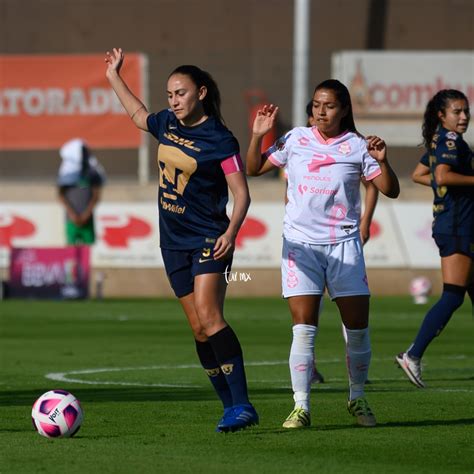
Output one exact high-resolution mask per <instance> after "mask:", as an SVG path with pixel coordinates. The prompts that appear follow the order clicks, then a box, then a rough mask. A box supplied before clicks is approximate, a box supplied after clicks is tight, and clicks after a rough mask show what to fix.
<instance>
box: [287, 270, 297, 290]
mask: <svg viewBox="0 0 474 474" xmlns="http://www.w3.org/2000/svg"><path fill="white" fill-rule="evenodd" d="M298 283H299V280H298V277H297V276H296V273H295V272H293V271H289V272H288V276H287V278H286V286H287V287H288V288H296V287H297V286H298Z"/></svg>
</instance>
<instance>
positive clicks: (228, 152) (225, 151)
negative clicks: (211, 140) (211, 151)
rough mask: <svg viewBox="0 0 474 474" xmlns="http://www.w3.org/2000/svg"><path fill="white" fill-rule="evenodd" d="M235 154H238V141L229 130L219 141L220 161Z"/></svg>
mask: <svg viewBox="0 0 474 474" xmlns="http://www.w3.org/2000/svg"><path fill="white" fill-rule="evenodd" d="M236 155H240V147H239V142H238V141H237V139H236V138H235V137H234V135H232V133H231V132H229V133H228V134H226V135H225V136H224V137H222V138H221V139H220V141H219V156H220V159H221V161H224V160H227V158H231V157H233V156H236Z"/></svg>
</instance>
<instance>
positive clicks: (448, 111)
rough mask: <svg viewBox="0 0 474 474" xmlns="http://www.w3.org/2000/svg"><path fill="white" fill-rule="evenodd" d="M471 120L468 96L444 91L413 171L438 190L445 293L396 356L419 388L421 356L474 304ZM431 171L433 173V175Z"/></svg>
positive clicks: (436, 234) (434, 102)
mask: <svg viewBox="0 0 474 474" xmlns="http://www.w3.org/2000/svg"><path fill="white" fill-rule="evenodd" d="M469 119H470V111H469V103H468V100H467V98H466V96H465V95H464V94H463V93H462V92H460V91H457V90H454V89H449V90H446V89H445V90H441V91H439V92H438V93H437V94H436V95H435V96H434V97H433V98H432V99H431V100H430V101H429V102H428V105H427V107H426V111H425V115H424V122H423V139H424V145H425V147H426V150H427V153H426V154H425V155H423V157H422V158H421V160H420V163H419V164H418V165H417V167H416V169H415V171H414V172H413V180H414V181H415V182H418V183H420V184H428V183H429V184H430V185H431V187H432V189H433V194H434V202H433V216H434V221H433V238H434V240H435V242H436V245H437V246H438V249H439V254H440V256H441V271H442V274H443V292H442V295H441V298H440V299H439V300H438V302H437V303H436V304H435V305H434V306H433V307H432V308H431V309H430V310H429V311H428V313H427V314H426V316H425V319H424V320H423V323H422V325H421V327H420V329H419V331H418V334H417V336H416V338H415V340H414V342H413V344H412V345H411V346H410V347H409V348H408V350H407V351H406V352H402V353H400V354H399V355H398V356H397V357H396V359H395V360H396V362H397V364H398V365H399V366H400V367H401V368H402V369H403V370H404V371H405V373H406V375H407V376H408V378H409V380H410V381H411V382H412V383H413V384H414V385H416V386H417V387H419V388H424V387H425V383H424V382H423V380H422V377H421V358H422V356H423V354H424V352H425V350H426V349H427V347H428V345H429V344H430V343H431V341H432V340H433V339H434V338H435V337H436V336H438V335H439V334H440V333H441V331H442V330H443V329H444V327H445V326H446V324H448V322H449V320H450V319H451V316H452V315H453V313H454V312H455V311H456V309H458V308H459V307H460V306H461V305H462V304H463V301H464V296H465V293H466V290H467V291H468V293H469V296H470V298H471V301H472V300H473V296H474V291H473V275H472V273H473V265H472V260H473V258H474V158H473V154H472V151H471V150H470V149H469V146H468V144H467V143H466V142H465V141H464V140H463V137H462V135H463V133H465V132H466V130H467V127H468V124H469ZM428 171H429V174H428Z"/></svg>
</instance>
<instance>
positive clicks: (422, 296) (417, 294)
mask: <svg viewBox="0 0 474 474" xmlns="http://www.w3.org/2000/svg"><path fill="white" fill-rule="evenodd" d="M430 293H431V281H430V280H429V278H427V277H425V276H419V277H416V278H414V279H413V280H412V281H411V282H410V294H411V296H413V302H414V303H415V304H426V303H427V302H428V296H429V295H430Z"/></svg>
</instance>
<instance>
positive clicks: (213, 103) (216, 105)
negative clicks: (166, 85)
mask: <svg viewBox="0 0 474 474" xmlns="http://www.w3.org/2000/svg"><path fill="white" fill-rule="evenodd" d="M173 74H183V75H185V76H188V77H189V78H190V79H191V80H192V81H193V82H194V84H195V85H196V87H197V88H198V89H199V88H201V87H202V86H204V87H206V89H207V94H206V97H204V99H203V101H202V104H203V107H204V113H205V114H206V115H208V116H210V117H216V118H217V119H218V120H219V121H220V122H221V123H224V119H223V118H222V114H221V94H220V92H219V88H218V87H217V83H216V81H215V80H214V79H213V77H212V76H211V75H210V74H209V73H208V72H206V71H203V70H202V69H199V68H198V67H197V66H192V65H183V66H179V67H177V68H176V69H175V70H174V71H173V72H172V73H171V74H170V75H169V77H171V76H172V75H173Z"/></svg>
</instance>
